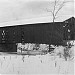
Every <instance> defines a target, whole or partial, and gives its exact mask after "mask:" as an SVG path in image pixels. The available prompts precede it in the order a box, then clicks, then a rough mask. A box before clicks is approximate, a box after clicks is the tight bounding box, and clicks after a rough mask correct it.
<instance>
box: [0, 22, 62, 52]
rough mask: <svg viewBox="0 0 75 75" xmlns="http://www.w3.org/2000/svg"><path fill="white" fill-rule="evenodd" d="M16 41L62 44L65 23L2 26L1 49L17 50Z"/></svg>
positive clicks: (0, 30)
mask: <svg viewBox="0 0 75 75" xmlns="http://www.w3.org/2000/svg"><path fill="white" fill-rule="evenodd" d="M16 43H37V44H58V45H59V44H62V43H63V23H61V22H55V23H38V24H27V25H15V26H7V27H0V51H8V52H15V51H17V49H16V48H17V47H16Z"/></svg>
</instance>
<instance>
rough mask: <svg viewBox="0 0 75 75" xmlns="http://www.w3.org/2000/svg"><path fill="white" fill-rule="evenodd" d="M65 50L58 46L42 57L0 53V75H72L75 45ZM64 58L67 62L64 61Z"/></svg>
mask: <svg viewBox="0 0 75 75" xmlns="http://www.w3.org/2000/svg"><path fill="white" fill-rule="evenodd" d="M41 48H42V47H41ZM65 48H66V47H64V46H58V47H55V49H54V50H53V51H52V52H48V53H47V54H42V55H41V54H39V55H37V54H38V53H37V54H36V55H24V54H23V55H22V54H7V53H2V52H0V54H1V55H0V74H1V75H4V74H5V75H6V74H7V75H8V74H9V75H12V74H15V75H27V74H30V75H33V74H34V75H36V74H38V75H41V74H42V75H74V61H75V60H74V56H75V55H74V50H75V45H73V46H72V47H71V48H68V49H67V48H66V50H65V51H66V52H64V49H65ZM67 50H68V52H69V53H67ZM65 57H67V59H68V60H65Z"/></svg>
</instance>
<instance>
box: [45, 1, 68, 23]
mask: <svg viewBox="0 0 75 75" xmlns="http://www.w3.org/2000/svg"><path fill="white" fill-rule="evenodd" d="M67 2H69V1H66V0H53V1H52V2H51V3H50V8H49V9H48V8H46V9H47V12H50V13H51V14H52V17H53V20H52V21H53V23H54V22H55V19H56V18H57V14H58V13H59V11H60V10H61V9H62V8H63V7H64V6H65V4H66V3H67Z"/></svg>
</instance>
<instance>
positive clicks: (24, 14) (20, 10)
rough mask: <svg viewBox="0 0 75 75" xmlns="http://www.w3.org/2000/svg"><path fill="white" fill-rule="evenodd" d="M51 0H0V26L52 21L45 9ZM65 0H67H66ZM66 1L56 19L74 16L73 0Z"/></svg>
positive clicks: (61, 19)
mask: <svg viewBox="0 0 75 75" xmlns="http://www.w3.org/2000/svg"><path fill="white" fill-rule="evenodd" d="M52 1H53V0H0V27H1V26H9V25H14V24H28V23H40V22H52V15H51V14H50V13H48V12H47V11H46V8H50V5H49V2H52ZM66 1H67V0H66ZM68 1H71V2H68V3H66V5H65V6H64V7H63V8H62V10H61V11H60V12H59V13H58V16H59V18H57V19H56V21H64V20H66V19H68V18H70V17H72V16H74V0H68Z"/></svg>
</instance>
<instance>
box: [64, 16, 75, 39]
mask: <svg viewBox="0 0 75 75" xmlns="http://www.w3.org/2000/svg"><path fill="white" fill-rule="evenodd" d="M63 29H64V32H63V33H64V38H63V40H75V18H74V17H71V18H69V19H67V20H65V21H64V28H63Z"/></svg>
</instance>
